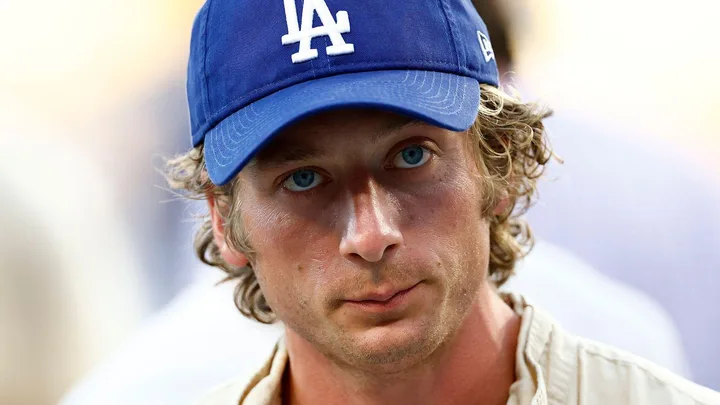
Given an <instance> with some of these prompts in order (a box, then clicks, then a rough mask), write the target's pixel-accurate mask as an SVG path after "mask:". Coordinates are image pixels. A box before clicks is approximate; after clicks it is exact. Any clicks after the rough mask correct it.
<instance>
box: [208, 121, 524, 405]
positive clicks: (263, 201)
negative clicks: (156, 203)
mask: <svg viewBox="0 0 720 405" xmlns="http://www.w3.org/2000/svg"><path fill="white" fill-rule="evenodd" d="M419 156H422V158H418V157H419ZM473 159H474V158H473V155H472V149H471V146H470V145H469V142H468V136H467V134H465V133H459V132H453V131H449V130H445V129H442V128H439V127H435V126H432V125H429V124H424V123H421V122H418V121H412V120H408V119H407V118H405V117H402V116H399V115H396V114H393V113H389V112H382V111H377V110H343V111H335V112H328V113H322V114H319V115H316V116H313V117H311V118H308V119H306V120H304V121H301V122H300V123H298V124H296V125H294V126H292V127H290V128H288V129H286V130H285V131H283V132H282V133H281V134H278V135H277V136H276V138H275V139H274V140H273V141H272V142H271V144H270V145H269V146H268V147H266V148H265V149H264V150H263V151H262V152H260V153H259V154H258V155H257V156H256V159H255V160H254V161H253V162H251V163H250V164H249V165H248V166H247V167H245V168H244V169H243V170H242V172H241V173H240V174H239V175H238V177H239V178H238V181H240V182H241V188H242V190H243V192H242V193H241V196H239V198H240V199H241V201H240V203H241V206H242V210H241V211H242V217H243V218H242V220H243V224H244V226H245V229H246V231H247V232H248V234H249V235H250V240H251V242H252V245H253V248H254V250H255V252H256V255H255V257H254V258H253V263H252V265H253V269H254V270H255V272H256V275H257V277H258V282H259V283H260V286H261V288H262V291H263V294H264V295H265V297H266V299H267V301H268V303H269V304H270V306H271V307H272V308H273V310H274V311H275V313H276V314H277V315H278V317H279V319H280V320H281V321H282V322H283V324H284V325H285V330H286V344H287V347H288V353H289V358H290V363H289V367H288V368H287V370H286V373H285V378H284V386H283V401H284V402H285V403H289V404H311V403H319V402H318V401H320V399H322V401H320V402H322V403H327V404H335V403H337V404H387V403H412V404H437V403H443V404H469V403H483V404H503V403H505V402H506V401H507V397H508V390H509V387H510V385H511V384H512V383H513V381H514V380H515V375H514V363H515V349H516V345H517V341H516V339H517V334H518V329H519V319H518V317H517V315H516V314H514V312H513V311H512V310H511V309H510V308H509V307H508V306H507V305H506V304H505V303H504V302H503V301H502V299H501V298H500V297H499V296H498V295H497V294H496V293H495V292H494V289H493V288H492V287H491V285H490V284H489V282H488V280H487V268H488V261H489V232H488V223H487V221H486V220H485V219H484V218H483V217H482V216H481V212H482V210H481V206H480V204H481V201H482V198H481V197H482V195H483V190H482V189H481V187H480V185H479V182H478V181H477V179H478V176H479V175H480V173H479V172H478V169H477V166H476V164H475V162H474V160H473ZM298 171H300V172H298ZM298 180H300V181H298ZM209 203H210V208H211V213H212V217H213V225H214V233H215V239H216V242H217V243H218V245H219V246H220V249H221V252H222V254H223V257H224V258H225V260H227V261H228V262H230V263H232V264H235V265H244V264H246V263H247V261H248V258H247V257H245V256H244V255H243V254H241V253H239V252H237V251H235V250H234V249H232V247H230V246H228V245H226V243H225V239H224V237H223V235H224V231H225V229H224V223H223V220H222V216H221V215H220V211H221V210H222V207H217V206H216V202H215V201H214V200H213V199H212V198H210V200H209ZM398 292H400V293H399V294H398V295H397V296H395V297H394V298H392V302H393V305H392V306H389V307H384V306H383V305H384V304H377V300H384V299H385V297H386V296H388V295H392V294H395V293H398ZM378 294H379V295H380V296H382V297H383V298H382V299H380V298H378V297H379V296H378ZM368 297H370V298H372V299H376V301H375V302H372V301H369V300H368ZM398 297H399V298H398ZM378 305H380V308H379V309H378ZM368 308H370V309H368Z"/></svg>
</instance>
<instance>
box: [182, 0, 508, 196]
mask: <svg viewBox="0 0 720 405" xmlns="http://www.w3.org/2000/svg"><path fill="white" fill-rule="evenodd" d="M480 83H486V84H490V85H493V86H497V85H498V69H497V63H496V61H495V55H494V53H493V50H492V46H491V44H490V39H489V37H488V32H487V27H486V26H485V23H483V21H482V19H481V18H480V16H478V14H477V12H476V11H475V8H474V7H473V5H472V3H471V2H470V0H402V1H401V0H362V1H359V0H208V1H207V2H206V3H205V4H204V5H203V7H202V8H201V9H200V12H199V13H198V15H197V17H196V19H195V23H194V25H193V31H192V39H191V46H190V60H189V64H188V82H187V92H188V102H189V107H190V121H191V127H192V142H193V146H198V145H200V144H203V143H204V153H205V161H206V165H207V171H208V175H209V176H210V180H211V181H212V182H213V183H214V184H216V185H223V184H226V183H228V182H229V181H230V180H231V179H232V178H233V177H235V175H236V174H237V173H238V172H239V171H240V170H242V168H243V167H244V166H245V165H246V164H247V163H248V162H249V161H250V160H251V159H252V158H253V156H254V155H255V153H257V152H258V151H259V150H260V149H262V148H263V147H264V146H265V145H266V144H267V143H268V142H269V141H270V140H271V139H272V137H273V135H275V134H276V133H278V132H279V131H281V130H282V129H283V128H285V127H287V126H288V125H290V124H292V123H295V122H297V121H299V120H301V119H303V118H305V117H308V116H310V115H313V114H316V113H319V112H321V111H329V110H333V109H341V108H351V107H364V108H379V109H384V110H389V111H394V112H397V113H400V114H403V115H406V116H410V117H413V118H416V119H419V120H422V121H425V122H428V123H431V124H434V125H437V126H439V127H442V128H447V129H450V130H454V131H464V130H466V129H468V128H469V127H470V126H471V125H472V123H473V122H474V121H475V118H476V116H477V113H478V109H479V105H480V86H479V85H480Z"/></svg>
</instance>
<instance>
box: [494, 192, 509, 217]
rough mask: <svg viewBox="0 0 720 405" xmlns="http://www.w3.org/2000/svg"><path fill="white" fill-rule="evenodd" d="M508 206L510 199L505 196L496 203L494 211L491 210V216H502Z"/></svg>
mask: <svg viewBox="0 0 720 405" xmlns="http://www.w3.org/2000/svg"><path fill="white" fill-rule="evenodd" d="M509 205H510V197H508V196H507V195H506V196H505V197H503V198H502V199H500V201H498V203H497V205H496V206H495V209H493V212H492V213H493V215H500V214H502V213H503V212H505V210H506V209H507V208H508V206H509Z"/></svg>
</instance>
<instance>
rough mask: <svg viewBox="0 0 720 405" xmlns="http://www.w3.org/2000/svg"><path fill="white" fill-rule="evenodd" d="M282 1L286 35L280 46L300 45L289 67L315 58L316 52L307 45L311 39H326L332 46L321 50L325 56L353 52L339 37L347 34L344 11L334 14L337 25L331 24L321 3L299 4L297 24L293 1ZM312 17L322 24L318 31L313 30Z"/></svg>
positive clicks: (320, 0)
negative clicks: (299, 12) (286, 27)
mask: <svg viewBox="0 0 720 405" xmlns="http://www.w3.org/2000/svg"><path fill="white" fill-rule="evenodd" d="M283 1H284V2H285V19H286V20H287V26H288V33H287V34H286V35H283V37H282V44H283V45H290V44H295V43H298V42H299V43H300V49H299V50H298V51H297V52H296V53H294V54H293V55H292V61H293V63H301V62H305V61H308V60H311V59H315V58H317V57H318V51H317V49H313V48H311V47H310V46H311V41H312V39H313V38H315V37H322V36H328V37H329V38H330V42H331V43H332V45H330V46H328V47H327V48H325V52H326V53H327V54H328V56H334V55H345V54H348V53H353V52H355V47H354V46H353V44H348V43H345V39H343V36H342V34H345V33H348V32H350V19H349V18H348V13H347V11H338V12H337V15H336V17H337V21H335V20H334V19H333V16H332V14H331V13H330V9H329V8H328V6H327V4H326V3H325V0H303V7H302V21H301V22H300V23H298V15H297V10H296V8H295V0H283ZM315 13H317V15H318V17H319V18H320V22H321V23H322V25H321V26H319V27H313V17H314V16H315Z"/></svg>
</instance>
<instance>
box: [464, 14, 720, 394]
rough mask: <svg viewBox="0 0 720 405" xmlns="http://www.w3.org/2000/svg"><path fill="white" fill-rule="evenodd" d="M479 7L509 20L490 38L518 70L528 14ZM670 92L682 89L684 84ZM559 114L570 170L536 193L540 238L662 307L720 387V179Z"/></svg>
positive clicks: (657, 140)
mask: <svg viewBox="0 0 720 405" xmlns="http://www.w3.org/2000/svg"><path fill="white" fill-rule="evenodd" d="M474 3H475V5H476V7H478V8H479V9H480V13H481V14H483V15H484V16H485V15H488V16H493V17H492V19H495V20H497V21H502V23H500V24H493V26H494V27H493V29H491V31H490V35H491V37H492V39H493V44H494V50H495V55H496V57H497V59H498V63H499V65H500V66H501V69H503V67H504V70H505V71H506V72H510V71H512V70H513V68H514V61H515V56H516V55H514V54H513V47H512V46H511V45H512V44H513V43H514V41H513V36H514V35H517V34H518V32H519V31H522V30H524V29H527V27H524V26H523V25H522V24H518V23H517V20H518V18H519V17H520V16H519V15H518V14H522V12H523V11H524V10H523V9H522V7H519V6H518V5H517V4H515V5H510V4H508V3H506V2H502V1H497V0H476V1H474ZM617 12H618V13H620V12H622V11H621V10H618V11H617ZM485 18H486V21H487V20H488V17H485ZM612 48H613V44H608V50H607V54H604V53H603V52H604V50H598V63H602V61H603V60H607V61H608V63H612V64H615V63H622V62H621V61H614V60H613V55H612ZM638 52H641V50H638ZM627 74H629V75H637V74H638V72H634V71H628V72H627ZM505 78H506V79H507V80H509V81H511V80H512V79H513V76H512V75H510V74H508V75H506V76H505ZM512 81H514V82H515V83H517V84H518V85H519V87H521V93H522V94H524V95H527V94H528V92H530V93H532V92H533V88H534V86H533V83H528V82H526V81H524V80H523V77H522V76H519V77H515V78H514V80H512ZM515 83H511V84H515ZM668 85H674V84H671V83H668ZM667 91H672V92H678V91H682V85H680V84H679V85H677V87H672V88H668V89H667ZM638 102H640V103H641V102H643V100H638ZM555 112H556V113H555V115H554V116H553V117H552V118H550V119H549V120H548V121H547V126H548V128H549V134H550V140H551V142H552V144H553V147H554V149H555V151H556V153H558V154H559V155H560V156H561V157H562V158H563V159H564V161H565V163H564V164H563V165H555V166H554V167H553V166H551V167H550V168H549V170H548V178H550V179H554V180H553V181H549V182H548V181H546V182H545V183H541V184H540V186H539V202H538V204H537V206H536V207H534V208H533V210H530V212H529V213H528V218H529V220H530V222H531V223H532V224H533V230H534V231H535V235H536V236H537V237H539V238H541V239H543V240H546V241H548V242H552V243H554V244H557V245H559V246H562V247H564V248H566V249H569V250H570V251H571V252H573V253H574V254H576V255H577V256H579V257H581V258H583V259H585V260H586V261H587V262H588V263H590V264H591V265H592V266H593V267H595V268H596V269H598V270H599V271H601V272H602V273H603V274H605V275H607V276H610V277H612V278H614V279H616V280H619V281H621V282H624V283H627V284H628V285H630V286H633V287H635V288H637V289H639V290H641V291H644V292H645V293H647V294H649V295H650V296H652V297H653V298H654V299H655V300H657V301H658V302H659V303H660V304H661V305H662V306H663V307H664V308H665V309H666V310H667V311H668V312H669V313H670V315H671V316H672V317H673V319H674V322H675V323H676V324H677V325H678V326H679V329H680V331H681V337H682V341H683V343H684V347H685V349H686V351H687V353H688V356H689V360H690V366H691V373H692V376H693V379H694V380H696V381H697V382H699V383H701V384H705V385H707V386H709V387H712V388H715V389H718V388H720V368H718V367H717V364H718V362H720V349H718V336H720V304H718V299H717V298H716V297H717V294H718V290H720V210H718V207H720V186H718V184H717V183H716V179H714V178H713V176H712V173H707V172H703V171H698V170H697V168H696V167H693V166H692V164H694V163H695V162H691V161H689V160H688V159H686V158H685V157H684V156H683V154H682V153H681V151H680V148H679V147H678V146H676V145H671V144H669V143H668V142H667V141H665V140H664V139H663V138H661V137H659V136H652V135H644V134H637V133H633V132H632V131H631V130H629V129H628V128H623V127H619V126H618V125H617V124H616V123H613V122H607V121H606V120H603V119H602V118H601V117H599V116H594V115H593V114H592V110H589V111H588V109H587V108H586V109H584V110H583V111H582V112H581V111H577V110H571V109H565V110H563V109H556V111H555ZM658 113H659V114H673V111H661V112H660V111H659V112H658ZM677 136H678V137H682V136H685V135H684V134H683V133H678V134H677ZM590 213H592V214H590ZM631 308H632V307H628V308H627V310H628V311H629V310H631ZM618 333H622V332H620V331H618ZM647 343H648V344H652V342H651V341H648V342H647Z"/></svg>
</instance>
